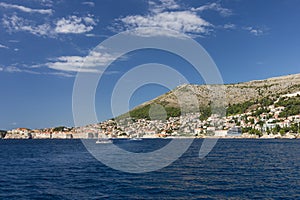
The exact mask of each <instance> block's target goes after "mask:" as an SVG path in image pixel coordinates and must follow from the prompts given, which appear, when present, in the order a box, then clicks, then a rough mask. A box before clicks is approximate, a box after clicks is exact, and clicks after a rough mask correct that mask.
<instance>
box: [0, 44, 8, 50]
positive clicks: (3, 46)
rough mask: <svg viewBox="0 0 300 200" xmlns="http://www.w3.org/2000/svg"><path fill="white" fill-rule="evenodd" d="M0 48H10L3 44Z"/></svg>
mask: <svg viewBox="0 0 300 200" xmlns="http://www.w3.org/2000/svg"><path fill="white" fill-rule="evenodd" d="M0 48H3V49H9V48H8V47H7V46H5V45H3V44H0Z"/></svg>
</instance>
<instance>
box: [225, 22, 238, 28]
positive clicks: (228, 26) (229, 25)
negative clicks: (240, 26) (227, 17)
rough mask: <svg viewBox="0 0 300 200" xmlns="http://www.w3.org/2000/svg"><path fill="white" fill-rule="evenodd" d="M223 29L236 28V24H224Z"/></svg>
mask: <svg viewBox="0 0 300 200" xmlns="http://www.w3.org/2000/svg"><path fill="white" fill-rule="evenodd" d="M223 28H224V29H236V25H235V24H231V23H230V24H224V26H223Z"/></svg>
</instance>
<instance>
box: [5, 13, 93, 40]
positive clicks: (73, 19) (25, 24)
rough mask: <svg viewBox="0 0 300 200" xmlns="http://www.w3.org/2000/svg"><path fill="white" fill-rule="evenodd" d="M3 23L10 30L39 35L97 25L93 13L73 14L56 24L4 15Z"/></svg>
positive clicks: (53, 34) (64, 32)
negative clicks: (85, 14) (40, 22)
mask: <svg viewBox="0 0 300 200" xmlns="http://www.w3.org/2000/svg"><path fill="white" fill-rule="evenodd" d="M2 24H3V26H4V27H5V28H6V29H7V30H8V31H9V32H20V31H24V32H29V33H31V34H34V35H37V36H47V37H55V36H56V35H57V34H70V33H74V34H80V33H86V32H89V31H91V30H92V29H93V28H94V26H95V25H96V20H94V19H93V16H92V15H87V16H83V17H77V16H75V15H72V16H68V17H66V18H62V19H58V20H57V21H56V23H55V25H53V24H49V23H43V24H37V23H36V22H35V21H32V20H27V19H24V18H22V17H18V16H17V15H16V14H13V15H12V16H7V15H4V17H3V19H2Z"/></svg>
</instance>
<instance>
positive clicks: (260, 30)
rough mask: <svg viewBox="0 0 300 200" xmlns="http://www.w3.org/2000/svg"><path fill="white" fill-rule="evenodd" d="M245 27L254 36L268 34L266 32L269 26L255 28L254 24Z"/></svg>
mask: <svg viewBox="0 0 300 200" xmlns="http://www.w3.org/2000/svg"><path fill="white" fill-rule="evenodd" d="M243 29H244V30H246V31H248V32H249V33H251V34H252V35H254V36H261V35H264V34H266V32H267V28H255V27H252V26H247V27H243Z"/></svg>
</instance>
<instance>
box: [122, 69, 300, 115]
mask: <svg viewBox="0 0 300 200" xmlns="http://www.w3.org/2000/svg"><path fill="white" fill-rule="evenodd" d="M212 88H213V89H212ZM220 90H222V91H224V93H223V96H222V97H221V98H219V99H218V98H217V101H220V102H218V103H219V104H222V106H224V107H225V108H226V109H227V112H226V114H227V115H232V114H237V113H243V112H246V111H247V110H248V109H252V110H253V108H255V107H257V106H259V105H268V104H272V103H273V102H274V101H276V100H277V99H278V98H279V97H280V95H283V94H290V93H295V92H298V91H300V74H294V75H288V76H281V77H274V78H269V79H265V80H254V81H250V82H243V83H236V84H226V85H191V84H185V85H181V86H178V87H177V88H175V89H174V90H172V91H170V92H168V93H166V94H163V95H161V96H159V97H157V98H155V99H153V100H151V101H148V102H145V103H143V104H141V105H139V106H138V107H136V108H134V109H133V110H131V111H130V112H129V113H130V116H131V117H132V118H135V119H140V118H150V117H149V111H150V109H151V107H152V106H153V105H156V107H157V106H162V107H164V108H165V109H164V110H165V112H166V113H159V112H160V111H158V113H156V115H158V116H159V115H163V114H166V115H167V116H168V117H170V116H173V117H174V116H179V115H180V114H181V110H180V107H182V106H185V107H187V108H188V109H187V110H188V112H197V110H198V111H200V113H202V116H204V117H205V116H209V115H210V114H211V113H210V106H211V103H212V102H211V99H212V98H213V97H216V96H218V94H217V95H216V94H215V93H216V92H217V91H220ZM191 96H196V98H197V102H198V104H197V105H195V104H194V101H192V98H191ZM177 97H180V98H181V101H180V105H179V103H178V98H177ZM157 110H159V109H157ZM129 113H126V114H124V115H122V116H121V118H122V117H126V116H128V114H129ZM150 113H151V111H150Z"/></svg>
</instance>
